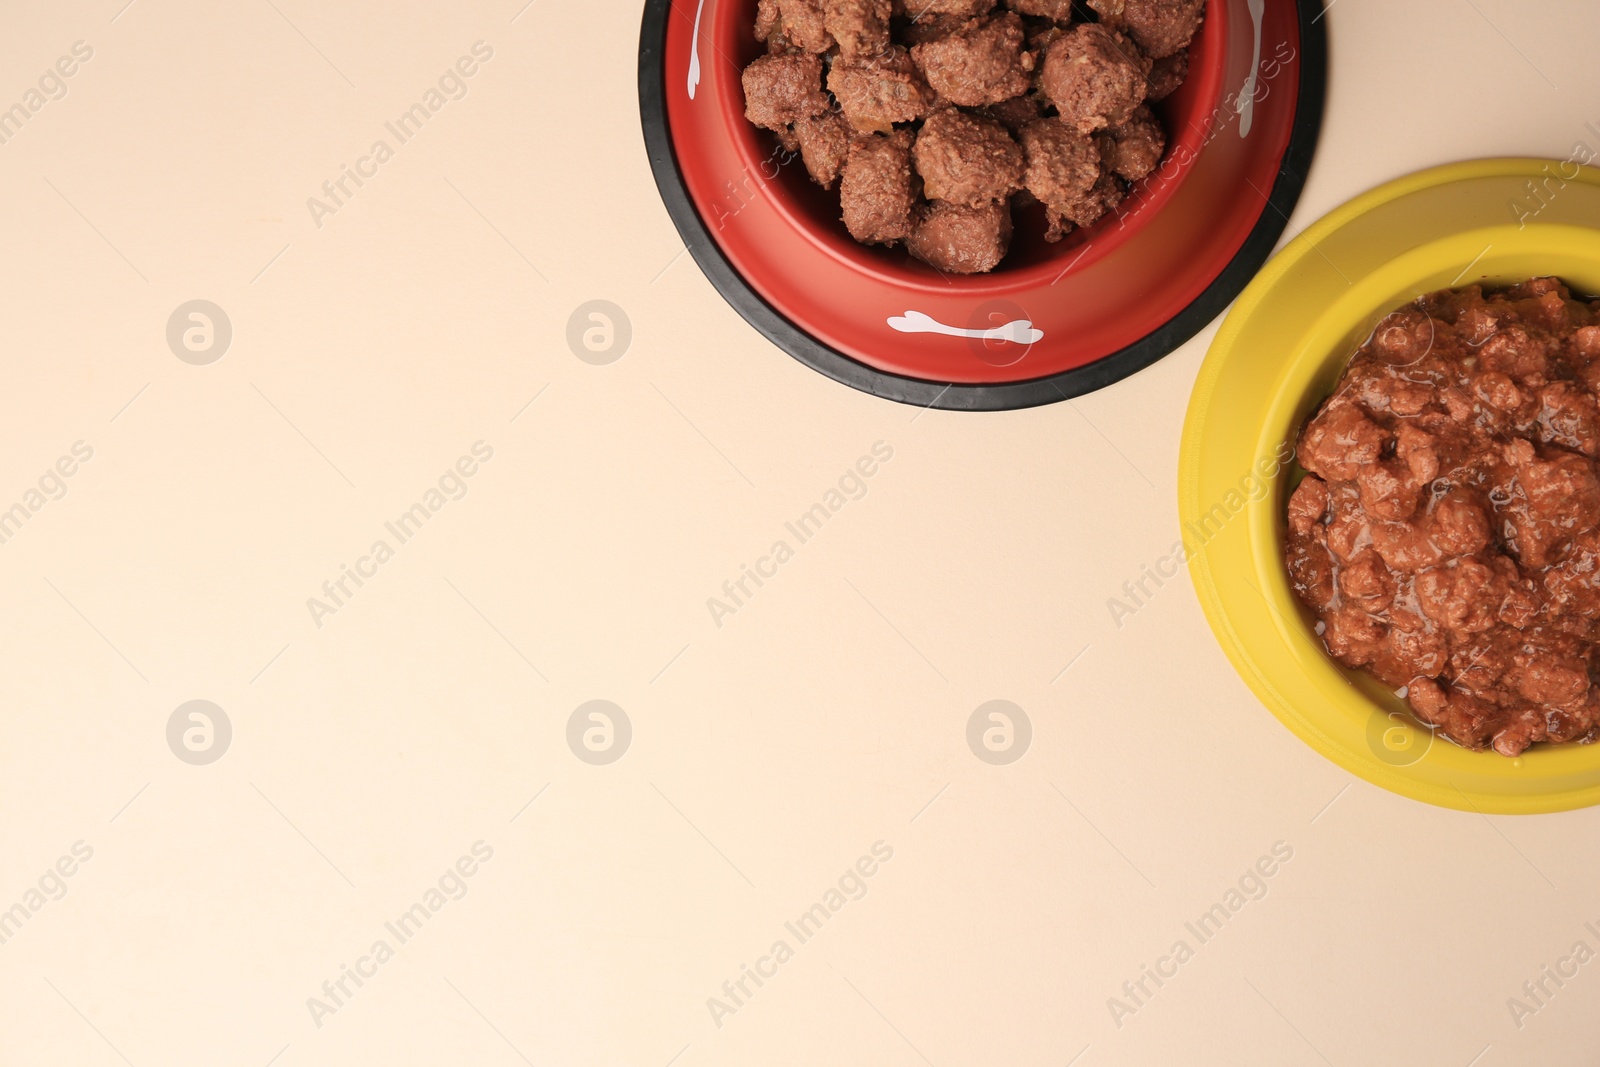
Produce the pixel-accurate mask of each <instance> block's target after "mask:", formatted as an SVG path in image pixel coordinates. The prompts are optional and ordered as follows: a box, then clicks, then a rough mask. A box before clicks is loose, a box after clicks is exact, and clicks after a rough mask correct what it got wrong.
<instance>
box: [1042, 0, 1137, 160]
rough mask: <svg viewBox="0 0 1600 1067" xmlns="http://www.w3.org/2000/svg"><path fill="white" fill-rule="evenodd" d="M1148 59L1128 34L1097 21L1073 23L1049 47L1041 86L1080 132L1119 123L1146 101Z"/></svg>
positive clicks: (1062, 117) (1067, 119)
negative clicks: (1129, 38) (1068, 30)
mask: <svg viewBox="0 0 1600 1067" xmlns="http://www.w3.org/2000/svg"><path fill="white" fill-rule="evenodd" d="M1149 72H1150V60H1149V59H1147V58H1145V57H1144V56H1143V55H1141V54H1140V52H1139V50H1138V49H1137V48H1135V47H1134V46H1133V44H1132V42H1130V41H1129V40H1128V39H1127V38H1126V37H1124V36H1122V35H1121V34H1120V33H1117V32H1116V31H1115V30H1110V29H1107V28H1106V27H1104V26H1101V25H1098V24H1095V23H1084V24H1083V25H1080V26H1075V27H1073V29H1072V32H1071V33H1068V34H1067V35H1065V36H1064V37H1062V38H1060V39H1059V40H1057V41H1056V42H1055V43H1053V44H1051V45H1050V47H1049V48H1048V49H1047V50H1046V51H1045V54H1044V62H1043V64H1042V65H1041V68H1040V73H1039V88H1040V89H1041V90H1042V91H1043V92H1044V94H1045V96H1046V97H1048V98H1049V99H1050V100H1051V101H1052V102H1053V103H1054V104H1055V105H1056V108H1057V109H1058V110H1059V111H1060V112H1061V120H1062V121H1063V122H1067V123H1071V124H1072V125H1073V126H1075V127H1077V129H1078V132H1079V133H1094V132H1095V131H1096V130H1103V129H1105V128H1106V127H1107V126H1118V125H1121V124H1122V123H1124V122H1127V121H1128V120H1129V119H1131V118H1132V117H1133V112H1134V109H1135V108H1137V107H1138V106H1139V105H1140V104H1141V103H1143V102H1144V97H1145V90H1146V88H1147V83H1146V81H1145V76H1146V75H1147V74H1149Z"/></svg>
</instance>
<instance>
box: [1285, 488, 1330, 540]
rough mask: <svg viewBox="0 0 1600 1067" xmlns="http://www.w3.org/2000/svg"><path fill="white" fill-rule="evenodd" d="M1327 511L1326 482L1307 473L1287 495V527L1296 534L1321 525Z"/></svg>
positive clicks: (1304, 532)
mask: <svg viewBox="0 0 1600 1067" xmlns="http://www.w3.org/2000/svg"><path fill="white" fill-rule="evenodd" d="M1327 513H1328V483H1327V482H1324V481H1323V480H1322V479H1321V478H1318V477H1317V476H1316V475H1314V474H1313V475H1309V476H1308V477H1307V478H1306V479H1305V480H1304V481H1302V482H1301V483H1300V484H1299V485H1298V486H1297V487H1296V488H1295V491H1294V494H1293V495H1292V496H1290V497H1289V528H1290V529H1291V530H1293V531H1294V532H1295V533H1297V534H1301V535H1305V534H1308V533H1310V532H1311V528H1312V527H1313V526H1320V525H1322V520H1323V517H1324V516H1326V515H1327Z"/></svg>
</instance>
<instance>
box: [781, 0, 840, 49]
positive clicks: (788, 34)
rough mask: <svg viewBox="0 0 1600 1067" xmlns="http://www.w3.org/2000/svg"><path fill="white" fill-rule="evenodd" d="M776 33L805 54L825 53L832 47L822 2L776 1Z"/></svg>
mask: <svg viewBox="0 0 1600 1067" xmlns="http://www.w3.org/2000/svg"><path fill="white" fill-rule="evenodd" d="M777 29H778V32H780V33H782V34H783V36H784V37H785V38H787V39H788V40H790V41H792V42H794V45H795V47H797V48H799V49H800V50H802V51H805V52H816V53H819V54H820V53H822V52H826V51H827V50H828V49H830V48H832V47H833V43H834V42H833V34H831V33H829V32H828V23H827V19H826V18H825V17H824V15H823V11H822V0H778V26H777Z"/></svg>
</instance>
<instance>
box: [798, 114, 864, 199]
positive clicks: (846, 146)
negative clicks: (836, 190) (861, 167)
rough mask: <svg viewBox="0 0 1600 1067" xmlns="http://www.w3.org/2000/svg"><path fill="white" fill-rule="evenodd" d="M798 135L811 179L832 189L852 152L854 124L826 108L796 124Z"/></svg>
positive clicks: (802, 156) (825, 187)
mask: <svg viewBox="0 0 1600 1067" xmlns="http://www.w3.org/2000/svg"><path fill="white" fill-rule="evenodd" d="M794 136H795V141H796V142H797V144H798V146H799V149H800V156H801V158H802V159H804V160H805V164H806V170H807V172H809V173H810V175H811V180H812V181H814V182H816V183H817V184H818V185H820V186H822V187H823V188H824V189H832V188H833V183H834V182H836V181H838V180H839V172H840V171H841V170H842V169H844V161H845V157H847V156H848V155H849V154H850V125H849V123H847V122H845V120H844V116H842V115H840V114H839V113H838V112H837V111H824V112H823V113H822V114H820V115H817V116H814V117H812V118H806V119H800V120H799V121H797V122H796V123H795V124H794Z"/></svg>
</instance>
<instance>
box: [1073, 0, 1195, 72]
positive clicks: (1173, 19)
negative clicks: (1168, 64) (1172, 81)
mask: <svg viewBox="0 0 1600 1067" xmlns="http://www.w3.org/2000/svg"><path fill="white" fill-rule="evenodd" d="M1089 6H1090V7H1092V8H1094V9H1095V11H1097V12H1098V13H1099V14H1100V21H1101V22H1102V23H1103V24H1105V25H1107V26H1114V27H1116V28H1118V29H1120V30H1123V31H1124V32H1126V33H1127V34H1128V36H1129V37H1132V38H1133V39H1134V41H1135V42H1136V43H1137V44H1138V45H1139V47H1140V48H1142V49H1143V50H1144V52H1145V54H1146V55H1148V56H1150V57H1151V58H1153V59H1162V58H1164V57H1166V56H1170V55H1172V53H1174V52H1176V51H1178V50H1179V49H1180V48H1187V47H1188V46H1189V42H1190V41H1191V40H1193V39H1194V35H1195V31H1196V30H1198V29H1199V28H1200V21H1201V19H1203V18H1204V17H1205V13H1206V0H1089Z"/></svg>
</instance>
